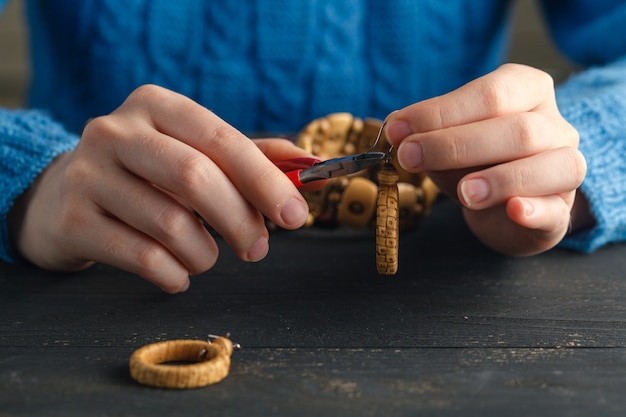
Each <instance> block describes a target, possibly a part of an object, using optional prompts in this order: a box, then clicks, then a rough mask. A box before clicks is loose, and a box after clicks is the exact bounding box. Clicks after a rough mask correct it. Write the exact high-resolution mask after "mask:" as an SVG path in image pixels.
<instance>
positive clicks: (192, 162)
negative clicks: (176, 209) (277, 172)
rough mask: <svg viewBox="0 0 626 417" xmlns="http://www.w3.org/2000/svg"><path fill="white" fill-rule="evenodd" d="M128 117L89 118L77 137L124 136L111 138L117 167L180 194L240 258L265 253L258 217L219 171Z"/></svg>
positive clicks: (264, 232)
mask: <svg viewBox="0 0 626 417" xmlns="http://www.w3.org/2000/svg"><path fill="white" fill-rule="evenodd" d="M118 117H119V116H118ZM133 121H134V123H133V124H128V123H124V122H123V121H119V120H116V117H115V116H113V117H108V118H100V119H94V120H93V121H91V122H90V123H89V124H88V125H87V128H86V133H85V134H83V139H84V140H86V141H89V140H93V139H91V138H93V137H116V138H127V139H126V140H117V141H115V148H114V153H115V155H114V156H113V157H112V159H115V160H118V161H119V162H120V165H121V169H122V170H127V171H129V172H131V173H133V174H134V175H135V176H137V177H139V178H142V179H144V180H146V181H147V182H148V183H152V184H156V185H157V186H158V187H159V188H162V189H164V190H166V191H168V192H170V193H171V194H173V195H176V196H177V197H180V199H181V200H182V201H183V202H184V204H185V205H186V206H189V207H191V208H193V209H195V210H196V211H197V212H198V213H199V214H200V215H201V216H202V218H203V219H204V220H205V221H206V222H207V223H208V224H209V225H211V226H212V227H213V228H214V229H215V230H216V231H217V232H218V233H219V234H220V235H222V236H223V237H224V239H225V240H226V241H227V243H228V244H229V246H231V248H232V249H233V251H234V252H235V253H236V254H237V255H238V256H239V257H240V258H241V259H244V260H258V259H260V258H261V257H263V256H264V254H265V253H266V252H267V229H266V227H265V223H264V220H263V217H262V216H261V215H260V214H259V212H258V211H257V210H256V209H255V208H254V207H253V206H251V205H250V203H249V202H248V201H247V200H246V199H245V198H244V197H243V196H242V195H241V193H240V191H239V190H238V189H237V188H236V187H235V186H234V185H233V183H232V182H231V180H230V179H229V178H228V177H227V176H226V175H225V173H224V172H223V171H222V170H221V169H220V168H219V167H218V166H217V165H216V164H215V163H214V162H213V161H212V160H211V159H210V158H208V157H207V156H206V155H204V154H202V153H201V152H199V151H198V150H196V149H194V148H192V147H190V146H189V145H187V144H185V143H183V142H180V141H178V140H174V139H173V138H171V137H169V136H167V135H164V134H163V133H160V132H157V131H155V130H154V129H153V128H152V127H150V126H147V125H145V124H144V125H142V124H141V123H140V122H137V121H136V120H133ZM119 126H132V129H133V130H132V131H129V130H128V128H126V131H119V130H120V127H119ZM136 138H141V139H136ZM249 142H250V141H249ZM117 169H118V170H119V169H120V168H119V167H118V168H117ZM111 171H115V169H111ZM264 246H265V248H264Z"/></svg>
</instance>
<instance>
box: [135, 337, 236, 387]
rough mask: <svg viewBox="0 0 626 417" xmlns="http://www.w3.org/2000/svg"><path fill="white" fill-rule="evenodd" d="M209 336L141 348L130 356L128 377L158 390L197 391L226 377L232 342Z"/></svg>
mask: <svg viewBox="0 0 626 417" xmlns="http://www.w3.org/2000/svg"><path fill="white" fill-rule="evenodd" d="M210 337H211V338H212V340H186V339H183V340H168V341H163V342H157V343H152V344H150V345H146V346H143V347H141V348H139V349H137V350H136V351H135V352H133V354H132V355H131V357H130V361H129V366H130V375H131V377H132V378H133V379H134V380H136V381H137V382H139V383H141V384H144V385H150V386H153V387H159V388H176V389H186V388H199V387H203V386H206V385H211V384H215V383H217V382H220V381H221V380H222V379H224V378H226V376H227V375H228V371H229V368H230V356H231V354H232V352H233V343H232V342H231V341H230V340H229V339H228V338H226V337H217V336H210ZM235 347H238V345H235ZM168 362H170V364H168ZM172 362H184V363H182V364H174V363H172Z"/></svg>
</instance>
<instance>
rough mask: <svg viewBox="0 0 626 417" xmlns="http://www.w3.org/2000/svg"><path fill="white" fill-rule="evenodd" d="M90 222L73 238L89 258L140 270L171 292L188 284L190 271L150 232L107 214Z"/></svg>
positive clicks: (160, 286) (123, 267) (79, 248)
mask: <svg viewBox="0 0 626 417" xmlns="http://www.w3.org/2000/svg"><path fill="white" fill-rule="evenodd" d="M88 224H90V227H91V229H90V233H88V234H83V235H82V237H83V239H78V240H76V241H75V242H74V244H75V245H76V246H78V247H77V248H76V251H77V253H78V252H80V253H82V254H83V255H84V256H85V258H86V259H89V260H93V261H94V262H98V263H102V264H107V265H111V266H114V267H117V268H120V269H123V270H126V271H129V272H131V273H134V274H137V275H139V276H141V277H142V278H145V279H146V280H148V281H150V282H152V283H153V284H155V285H157V286H158V287H159V288H161V289H162V290H163V291H165V292H168V293H171V294H174V293H177V292H182V291H185V290H186V289H187V288H188V287H189V271H188V270H187V269H186V268H185V267H184V266H183V265H182V264H181V263H180V262H179V261H178V259H177V258H176V257H174V256H173V255H172V253H171V252H170V251H168V250H167V249H166V248H165V247H163V246H162V245H161V244H159V243H158V242H156V241H155V240H153V239H151V238H150V237H148V236H147V235H144V234H142V233H140V232H139V231H137V230H136V229H133V228H131V227H129V226H128V225H126V224H124V223H122V222H120V221H118V220H116V219H113V218H109V217H107V216H106V215H102V216H98V218H97V219H93V221H89V223H88ZM94 225H97V226H94ZM96 235H97V238H94V236H96Z"/></svg>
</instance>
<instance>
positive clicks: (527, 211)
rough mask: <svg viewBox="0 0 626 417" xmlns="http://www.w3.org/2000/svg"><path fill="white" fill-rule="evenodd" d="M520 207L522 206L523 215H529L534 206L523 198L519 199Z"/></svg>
mask: <svg viewBox="0 0 626 417" xmlns="http://www.w3.org/2000/svg"><path fill="white" fill-rule="evenodd" d="M520 201H521V202H522V207H524V216H526V217H530V216H532V214H533V213H534V212H535V206H534V205H533V203H531V202H530V201H528V200H526V199H525V198H522V199H520Z"/></svg>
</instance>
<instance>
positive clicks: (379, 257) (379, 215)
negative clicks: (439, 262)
mask: <svg viewBox="0 0 626 417" xmlns="http://www.w3.org/2000/svg"><path fill="white" fill-rule="evenodd" d="M399 178H400V176H399V174H398V171H397V170H396V168H395V167H394V165H393V164H392V163H391V162H385V163H384V164H383V165H382V166H381V167H380V169H379V170H378V199H377V202H376V269H377V270H378V273H379V274H382V275H394V274H395V273H396V272H397V271H398V242H399V234H400V231H399V216H400V212H399V210H398V180H399Z"/></svg>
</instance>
